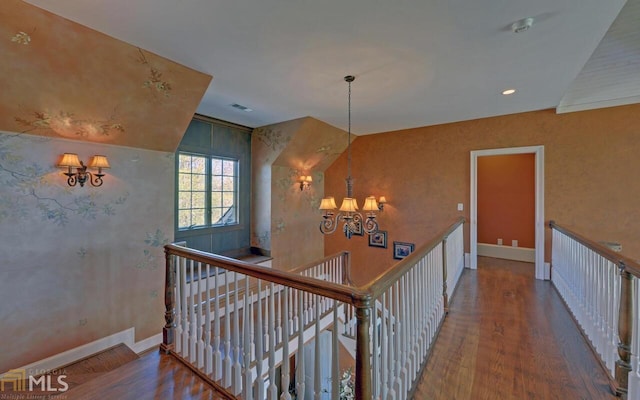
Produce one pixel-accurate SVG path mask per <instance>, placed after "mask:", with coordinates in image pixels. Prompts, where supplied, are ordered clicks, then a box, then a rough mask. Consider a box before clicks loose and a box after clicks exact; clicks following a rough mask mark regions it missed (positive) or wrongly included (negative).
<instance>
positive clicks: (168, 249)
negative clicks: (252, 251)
mask: <svg viewBox="0 0 640 400" xmlns="http://www.w3.org/2000/svg"><path fill="white" fill-rule="evenodd" d="M164 248H165V253H166V254H167V255H172V254H173V255H177V256H181V257H186V258H189V259H191V260H194V261H198V262H201V263H204V264H209V265H213V266H219V267H222V268H224V269H226V270H229V271H232V272H237V273H240V274H244V275H247V276H251V277H254V278H257V279H262V280H266V281H269V282H273V283H278V284H281V285H285V286H289V287H292V288H294V289H299V290H303V291H306V292H309V293H313V294H317V295H320V296H324V297H329V298H332V299H335V300H339V301H343V302H346V303H350V304H354V301H355V300H356V299H359V298H361V297H368V294H367V293H359V291H358V289H357V288H354V287H349V286H345V285H341V284H338V283H333V282H328V281H323V280H320V279H315V278H312V277H308V276H303V275H299V274H292V273H291V272H286V271H279V270H276V269H271V268H268V267H263V266H260V265H256V264H251V263H248V262H244V261H241V260H236V259H234V258H229V257H225V256H220V255H217V254H211V253H207V252H204V251H200V250H195V249H189V248H186V247H182V246H177V245H174V244H168V245H166V246H164Z"/></svg>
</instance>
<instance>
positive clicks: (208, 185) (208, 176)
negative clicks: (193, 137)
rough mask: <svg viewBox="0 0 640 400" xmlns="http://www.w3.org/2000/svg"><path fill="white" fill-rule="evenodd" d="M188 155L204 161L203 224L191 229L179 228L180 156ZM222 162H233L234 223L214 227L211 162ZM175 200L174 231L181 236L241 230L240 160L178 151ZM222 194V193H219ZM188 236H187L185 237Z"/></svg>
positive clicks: (189, 151)
mask: <svg viewBox="0 0 640 400" xmlns="http://www.w3.org/2000/svg"><path fill="white" fill-rule="evenodd" d="M181 155H188V156H196V157H202V158H204V159H205V191H204V193H205V205H204V207H205V224H204V225H197V226H192V227H184V228H182V227H180V156H181ZM213 159H217V160H223V161H233V162H234V167H235V168H234V188H233V193H234V202H233V203H234V204H233V207H234V208H235V214H236V218H235V222H233V223H229V224H217V225H214V224H213V221H212V193H213V191H212V189H213V188H212V177H213V175H212V173H213V171H212V160H213ZM175 168H176V170H175V184H176V189H175V191H174V192H175V198H176V206H175V226H176V231H177V232H180V234H181V235H183V234H185V233H188V232H194V234H196V233H197V234H203V233H206V232H214V231H221V230H222V231H224V230H229V231H231V230H239V229H242V228H243V225H242V217H243V216H242V213H241V212H240V207H239V200H240V199H239V197H240V182H239V181H240V168H241V167H240V160H239V159H238V158H236V157H226V156H220V155H215V154H207V153H202V152H197V151H191V150H180V149H178V151H177V152H176V160H175ZM220 193H222V191H221V192H220ZM185 236H188V235H185Z"/></svg>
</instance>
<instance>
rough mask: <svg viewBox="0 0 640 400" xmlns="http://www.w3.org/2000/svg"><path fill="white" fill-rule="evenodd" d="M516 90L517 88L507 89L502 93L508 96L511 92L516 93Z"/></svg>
mask: <svg viewBox="0 0 640 400" xmlns="http://www.w3.org/2000/svg"><path fill="white" fill-rule="evenodd" d="M515 92H516V90H515V89H506V90H503V91H502V94H503V95H505V96H508V95H510V94H514V93H515Z"/></svg>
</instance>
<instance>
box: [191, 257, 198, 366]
mask: <svg viewBox="0 0 640 400" xmlns="http://www.w3.org/2000/svg"><path fill="white" fill-rule="evenodd" d="M189 271H190V275H191V280H190V282H189V298H190V300H189V302H190V304H189V323H190V324H189V325H190V326H189V361H191V363H192V364H195V363H196V362H197V361H198V355H197V353H196V351H197V350H196V347H197V344H198V321H197V320H196V307H197V306H198V303H197V302H196V292H197V289H196V287H195V283H194V281H195V275H196V270H195V266H194V261H192V260H189Z"/></svg>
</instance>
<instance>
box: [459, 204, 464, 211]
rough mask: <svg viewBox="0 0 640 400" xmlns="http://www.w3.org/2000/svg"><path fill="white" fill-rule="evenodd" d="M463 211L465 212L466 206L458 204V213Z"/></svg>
mask: <svg viewBox="0 0 640 400" xmlns="http://www.w3.org/2000/svg"><path fill="white" fill-rule="evenodd" d="M463 210H464V204H462V203H458V211H463Z"/></svg>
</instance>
